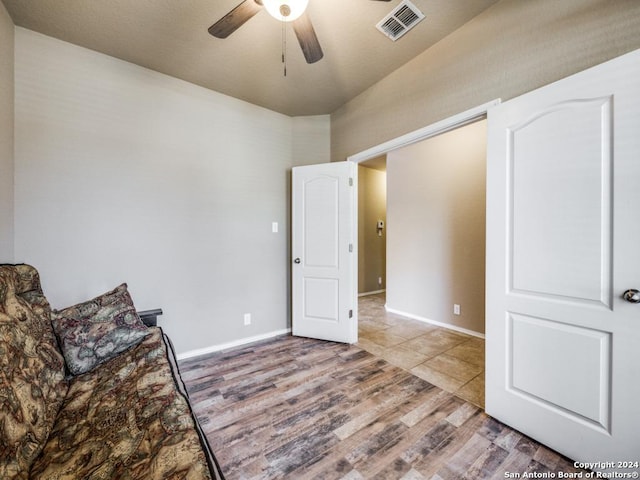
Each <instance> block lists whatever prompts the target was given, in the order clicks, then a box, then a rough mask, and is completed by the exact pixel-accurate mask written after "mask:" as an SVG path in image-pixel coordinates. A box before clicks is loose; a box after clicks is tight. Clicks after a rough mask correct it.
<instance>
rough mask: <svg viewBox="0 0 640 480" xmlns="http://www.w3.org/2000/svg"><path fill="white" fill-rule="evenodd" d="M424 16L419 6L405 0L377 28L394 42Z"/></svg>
mask: <svg viewBox="0 0 640 480" xmlns="http://www.w3.org/2000/svg"><path fill="white" fill-rule="evenodd" d="M423 18H424V13H422V12H421V11H420V10H418V8H417V7H416V6H415V5H414V4H413V3H411V2H410V1H409V0H404V1H403V2H402V3H400V5H398V6H397V7H396V8H394V9H393V11H392V12H391V13H390V14H389V15H387V16H386V17H384V18H383V19H382V20H380V22H379V23H378V24H377V25H376V28H377V29H378V30H380V31H381V32H382V33H384V34H385V35H386V36H387V37H389V38H390V39H391V40H393V41H394V42H395V41H396V40H397V39H399V38H400V37H401V36H403V35H404V34H405V33H407V32H408V31H409V30H411V29H412V28H413V27H415V26H416V25H417V24H418V23H420V21H421V20H422V19H423Z"/></svg>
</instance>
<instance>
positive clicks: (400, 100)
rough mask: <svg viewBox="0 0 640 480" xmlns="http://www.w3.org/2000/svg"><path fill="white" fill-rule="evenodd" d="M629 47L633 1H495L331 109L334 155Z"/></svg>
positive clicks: (633, 34) (636, 8) (638, 42)
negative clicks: (339, 105)
mask: <svg viewBox="0 0 640 480" xmlns="http://www.w3.org/2000/svg"><path fill="white" fill-rule="evenodd" d="M428 21H429V19H428V18H427V19H426V20H425V22H424V26H425V27H428ZM399 43H400V42H399ZM637 48H640V1H638V0H562V1H559V0H503V1H501V2H499V3H497V4H496V5H494V6H493V7H491V8H490V9H488V10H487V11H485V12H484V13H482V14H481V15H479V16H478V17H476V18H474V19H473V20H471V21H470V22H468V23H467V24H465V25H464V26H462V27H461V28H460V29H458V30H457V31H455V32H454V33H452V34H451V35H449V36H448V37H446V38H445V39H443V40H442V41H440V42H439V43H437V44H436V45H434V46H433V47H432V48H430V49H428V50H426V51H425V52H423V53H422V54H421V55H420V56H418V57H417V58H415V59H414V60H412V61H410V62H409V63H407V64H406V65H404V66H403V67H401V68H400V69H398V70H397V71H396V72H394V73H392V74H391V75H389V76H388V77H386V78H385V79H383V80H382V81H380V82H378V83H377V84H375V85H373V86H372V87H371V88H369V89H368V90H366V91H365V92H364V93H362V94H361V95H359V96H358V97H356V98H355V99H353V100H352V101H350V102H348V103H347V104H345V105H344V106H342V107H341V108H339V109H338V110H336V111H335V112H334V113H333V114H332V115H331V132H332V135H331V157H332V160H333V161H338V160H344V159H345V158H346V157H347V156H349V155H353V154H355V153H358V152H361V151H363V150H365V149H367V148H369V147H372V146H374V145H378V144H380V143H383V142H385V141H387V140H390V139H393V138H396V137H398V136H400V135H402V134H405V133H408V132H411V131H414V130H416V129H418V128H421V127H424V126H426V125H430V124H432V123H434V122H436V121H438V120H442V119H445V118H448V117H450V116H451V115H454V114H456V113H459V112H462V111H465V110H468V109H470V108H473V107H475V106H477V105H481V104H483V103H485V102H488V101H490V100H493V99H495V98H502V99H503V100H506V99H509V98H513V97H515V96H517V95H520V94H523V93H526V92H528V91H530V90H533V89H535V88H537V87H541V86H543V85H546V84H548V83H551V82H553V81H555V80H559V79H560V78H564V77H566V76H568V75H570V74H572V73H576V72H578V71H581V70H584V69H586V68H588V67H591V66H593V65H596V64H599V63H602V62H604V61H606V60H609V59H611V58H614V57H616V56H619V55H621V54H623V53H626V52H629V51H632V50H635V49H637Z"/></svg>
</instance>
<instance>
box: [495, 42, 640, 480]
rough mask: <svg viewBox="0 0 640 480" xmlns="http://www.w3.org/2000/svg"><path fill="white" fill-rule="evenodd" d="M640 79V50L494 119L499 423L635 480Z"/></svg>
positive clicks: (639, 418)
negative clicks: (625, 474) (625, 473)
mask: <svg viewBox="0 0 640 480" xmlns="http://www.w3.org/2000/svg"><path fill="white" fill-rule="evenodd" d="M638 79H640V51H636V52H632V53H630V54H627V55H624V56H622V57H619V58H617V59H615V60H612V61H609V62H607V63H604V64H602V65H599V66H597V67H594V68H591V69H589V70H586V71H585V72H582V73H579V74H577V75H573V76H571V77H568V78H566V79H564V80H560V81H559V82H556V83H554V84H551V85H549V86H546V87H543V88H541V89H539V90H536V91H533V92H531V93H528V94H525V95H523V96H521V97H518V98H516V99H513V100H510V101H508V102H506V103H504V104H502V105H500V106H497V107H495V108H493V109H491V110H489V115H488V147H487V156H488V158H487V301H486V351H487V354H486V372H487V373H486V380H487V381H486V411H487V413H488V414H490V415H491V416H493V417H496V418H497V419H499V420H501V421H503V422H504V423H506V424H508V425H510V426H512V427H514V428H515V429H517V430H520V431H521V432H523V433H525V434H527V435H529V436H531V437H533V438H535V439H537V440H538V441H540V442H542V443H544V444H546V445H548V446H550V447H551V448H553V449H555V450H557V451H558V452H560V453H562V454H564V455H566V456H568V457H569V458H571V459H573V460H576V461H580V462H587V463H588V465H587V468H590V469H592V470H598V471H606V470H616V471H618V472H627V473H628V474H629V475H632V474H633V472H638V471H640V469H639V468H638V462H640V414H639V413H638V399H639V398H640V304H638V302H639V301H640V294H637V293H635V291H634V289H640V254H639V250H638V245H640V213H639V212H640V210H639V208H640V207H639V206H640V81H638ZM598 462H599V463H598ZM618 462H631V464H628V463H618ZM625 467H627V468H628V467H630V469H628V470H625ZM620 478H621V477H620ZM625 478H637V477H635V476H629V477H625Z"/></svg>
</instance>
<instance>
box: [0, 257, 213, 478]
mask: <svg viewBox="0 0 640 480" xmlns="http://www.w3.org/2000/svg"><path fill="white" fill-rule="evenodd" d="M0 478H2V479H3V480H11V479H21V480H22V479H43V480H44V479H46V480H62V479H74V480H75V479H91V480H98V479H104V480H111V479H126V480H138V479H140V480H142V479H145V480H154V479H158V480H160V479H175V480H178V479H211V480H215V479H221V478H222V474H221V472H220V468H219V466H218V464H217V462H216V460H215V458H214V456H213V455H212V454H211V452H210V450H209V446H208V444H207V442H206V439H205V438H204V436H203V435H202V431H201V430H200V427H199V425H198V423H197V420H196V419H195V416H194V415H193V412H192V411H191V408H190V406H189V403H188V397H187V394H186V391H185V389H184V385H183V383H182V381H181V379H180V377H179V373H178V370H177V366H176V363H175V357H174V355H173V351H172V348H171V344H170V343H169V341H168V339H167V338H166V337H165V336H164V335H163V333H162V331H161V330H160V328H158V327H147V326H146V325H144V323H142V322H141V321H140V318H139V316H138V314H137V313H136V311H135V308H134V306H133V302H132V301H131V297H130V295H129V293H128V291H127V286H126V284H123V285H120V286H119V287H117V288H116V289H114V290H112V291H111V292H107V293H106V294H104V295H101V296H100V297H97V298H94V299H91V300H89V301H87V302H84V303H81V304H78V305H74V306H72V307H69V308H67V309H64V310H61V311H57V310H53V311H52V310H51V309H50V307H49V303H48V301H47V299H46V298H45V296H44V294H43V292H42V289H41V286H40V279H39V276H38V272H37V271H36V269H35V268H33V267H31V266H29V265H2V266H0Z"/></svg>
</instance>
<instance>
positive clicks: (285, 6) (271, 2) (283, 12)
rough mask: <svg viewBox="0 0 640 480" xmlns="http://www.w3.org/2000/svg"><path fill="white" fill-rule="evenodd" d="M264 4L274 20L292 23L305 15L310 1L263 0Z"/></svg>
mask: <svg viewBox="0 0 640 480" xmlns="http://www.w3.org/2000/svg"><path fill="white" fill-rule="evenodd" d="M262 3H263V4H264V7H265V8H266V9H267V12H269V14H270V15H271V16H272V17H273V18H275V19H277V20H282V21H285V22H292V21H293V20H295V19H297V18H299V17H300V16H301V15H302V14H303V13H304V11H305V10H306V9H307V5H308V4H309V0H262Z"/></svg>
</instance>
